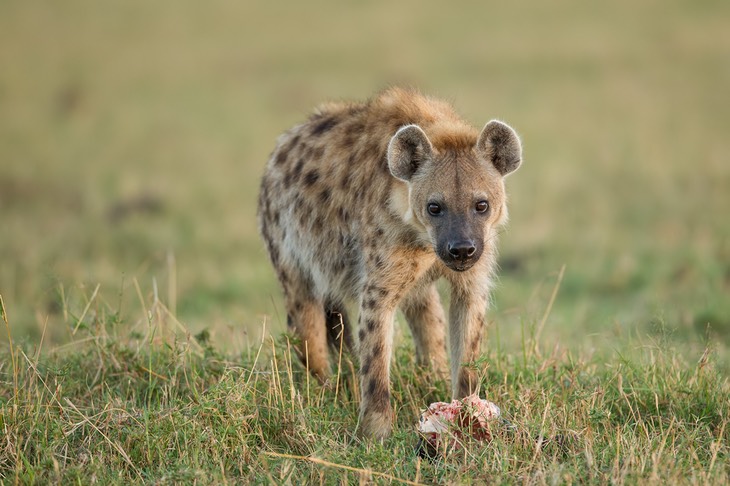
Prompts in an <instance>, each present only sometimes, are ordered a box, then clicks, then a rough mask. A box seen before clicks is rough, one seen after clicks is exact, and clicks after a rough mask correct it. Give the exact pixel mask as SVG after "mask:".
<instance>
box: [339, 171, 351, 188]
mask: <svg viewBox="0 0 730 486" xmlns="http://www.w3.org/2000/svg"><path fill="white" fill-rule="evenodd" d="M351 177H352V173H351V172H350V171H349V170H344V171H343V176H342V179H341V180H340V187H342V189H349V188H350V178H351Z"/></svg>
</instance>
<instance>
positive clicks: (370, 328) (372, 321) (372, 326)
mask: <svg viewBox="0 0 730 486" xmlns="http://www.w3.org/2000/svg"><path fill="white" fill-rule="evenodd" d="M377 325H378V323H377V322H376V321H375V319H368V320H366V321H365V326H366V328H367V330H368V332H374V331H375V327H376V326H377Z"/></svg>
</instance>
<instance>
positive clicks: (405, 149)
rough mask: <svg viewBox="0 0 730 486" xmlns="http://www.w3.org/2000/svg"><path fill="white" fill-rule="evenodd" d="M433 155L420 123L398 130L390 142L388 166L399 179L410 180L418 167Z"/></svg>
mask: <svg viewBox="0 0 730 486" xmlns="http://www.w3.org/2000/svg"><path fill="white" fill-rule="evenodd" d="M432 155H433V147H432V146H431V142H430V141H429V140H428V137H427V136H426V134H425V133H424V131H423V130H421V127H419V126H418V125H406V126H404V127H402V128H401V129H400V130H398V131H397V132H396V133H395V135H393V138H391V139H390V143H389V144H388V167H390V173H391V174H393V175H394V176H395V177H397V178H398V179H401V180H404V181H410V180H411V177H413V174H415V173H416V171H417V170H418V168H419V167H420V166H421V165H422V164H423V163H424V162H425V161H427V160H429V159H430V158H431V156H432Z"/></svg>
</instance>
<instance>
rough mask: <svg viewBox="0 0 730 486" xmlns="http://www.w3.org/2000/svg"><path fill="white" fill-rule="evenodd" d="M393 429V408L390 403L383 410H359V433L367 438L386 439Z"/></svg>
mask: <svg viewBox="0 0 730 486" xmlns="http://www.w3.org/2000/svg"><path fill="white" fill-rule="evenodd" d="M392 429H393V410H392V409H391V407H390V404H389V405H388V407H387V408H386V409H385V410H372V409H370V410H368V409H363V410H362V411H361V412H360V426H359V427H358V430H359V435H360V436H361V437H364V438H367V439H375V440H381V441H382V440H383V439H386V438H387V437H388V436H389V435H390V432H391V430H392Z"/></svg>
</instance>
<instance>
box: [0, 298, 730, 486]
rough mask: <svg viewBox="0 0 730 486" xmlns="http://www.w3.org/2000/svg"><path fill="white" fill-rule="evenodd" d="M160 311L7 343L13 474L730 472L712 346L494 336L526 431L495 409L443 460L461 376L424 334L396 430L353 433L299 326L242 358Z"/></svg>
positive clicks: (340, 384)
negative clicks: (121, 323)
mask: <svg viewBox="0 0 730 486" xmlns="http://www.w3.org/2000/svg"><path fill="white" fill-rule="evenodd" d="M148 308H149V311H148V314H147V316H148V319H145V318H144V317H143V318H141V319H140V321H139V322H140V323H139V325H138V326H135V327H134V328H133V329H132V330H131V331H130V332H125V333H123V334H117V333H112V332H109V327H110V323H109V322H105V321H103V320H99V319H97V320H95V321H94V322H93V324H92V325H91V326H89V327H88V328H85V329H83V330H81V331H79V332H78V333H77V338H76V342H74V343H73V344H71V345H68V346H65V347H62V348H56V349H52V350H48V351H49V352H46V353H42V352H41V349H40V347H39V348H36V349H34V350H33V349H29V348H26V347H24V346H12V347H11V348H10V349H9V350H7V351H4V352H3V354H4V356H2V358H3V359H2V363H3V369H2V371H3V374H4V376H5V377H6V378H5V379H4V380H3V381H2V383H0V426H2V428H3V430H4V431H5V433H4V437H5V439H4V440H3V444H2V448H0V478H2V481H3V482H5V483H7V484H11V483H16V484H17V483H22V484H48V483H57V484H69V483H81V484H88V483H93V482H99V483H102V484H129V483H147V482H151V483H156V484H177V483H180V482H183V483H193V482H196V483H218V484H227V483H255V484H261V483H269V482H271V483H277V484H279V483H287V484H288V483H291V484H301V483H319V482H321V481H324V482H325V483H334V482H344V483H352V482H358V481H363V480H365V481H370V480H372V481H376V482H382V483H393V484H403V483H408V482H410V483H419V484H420V483H423V484H429V483H453V482H457V483H462V482H477V483H482V482H498V483H500V482H527V483H538V484H542V483H570V482H597V483H607V482H613V483H635V482H643V481H651V482H658V483H663V484H666V483H703V484H723V483H725V482H726V481H727V477H728V474H729V473H730V447H729V446H728V444H730V401H729V400H728V398H727V397H728V396H730V382H728V379H727V377H724V376H723V375H722V374H721V373H719V372H718V371H717V369H716V367H715V362H714V355H713V353H712V352H711V351H710V350H707V352H706V353H705V354H703V355H702V356H701V357H700V359H699V360H698V361H696V362H691V363H688V362H686V361H683V360H681V359H678V357H677V354H676V353H675V352H674V350H672V349H670V348H666V347H665V346H663V344H662V343H659V342H652V341H647V342H636V343H633V345H635V346H637V347H639V348H640V351H639V352H638V353H636V355H635V357H634V358H627V357H625V356H623V355H622V354H621V353H620V352H618V351H616V352H615V353H613V355H612V356H611V357H610V358H609V359H596V358H595V357H591V356H585V355H582V354H579V353H574V352H572V351H570V350H567V349H563V348H561V347H555V348H553V349H551V350H543V349H541V348H540V346H539V344H538V342H537V341H536V340H535V339H534V337H535V336H534V335H529V334H527V335H526V338H525V346H524V348H523V350H522V352H521V353H519V354H506V353H504V352H498V351H494V350H485V354H484V357H483V359H482V360H480V361H479V362H478V363H475V364H474V366H476V368H477V369H478V370H479V372H480V375H481V377H482V382H483V387H484V388H485V389H487V390H488V397H489V398H490V399H491V400H493V401H495V402H496V403H498V404H499V405H500V406H501V408H502V410H503V413H504V416H505V417H506V418H507V419H508V420H509V421H510V423H511V424H512V425H513V427H506V426H505V425H503V424H502V423H497V422H495V423H494V424H493V426H492V433H493V437H494V438H493V440H492V441H491V442H487V443H481V442H474V441H469V440H468V439H466V440H465V442H464V447H463V448H461V449H458V450H449V451H445V452H444V453H443V455H441V456H440V457H438V458H436V459H432V460H429V459H422V458H420V457H419V456H418V454H417V453H416V445H417V442H418V434H417V432H416V430H415V425H416V423H417V419H418V416H419V414H420V409H421V408H423V407H425V405H426V404H427V403H430V402H432V401H436V400H446V399H448V386H447V383H444V382H441V381H437V382H434V381H433V380H431V379H430V378H429V376H428V374H427V373H425V372H423V371H419V370H418V369H417V368H416V367H415V363H414V361H413V359H414V358H413V352H412V349H409V347H410V345H409V344H408V343H401V346H400V347H399V349H398V352H397V355H396V357H395V360H394V371H393V375H394V392H393V399H394V405H395V410H396V429H395V433H394V434H393V437H392V438H390V439H389V440H387V441H386V442H385V443H383V444H380V443H372V442H367V441H361V440H360V439H358V438H357V437H356V436H354V435H353V431H354V430H355V428H356V418H357V408H358V400H359V394H358V392H357V383H356V380H353V376H354V375H353V370H354V369H353V367H352V364H351V362H350V360H349V357H345V359H344V360H343V366H342V368H341V370H340V371H341V378H342V379H341V380H339V381H337V382H336V383H330V384H329V385H328V386H326V387H322V386H320V385H319V384H318V383H316V382H315V380H310V379H309V378H308V377H307V375H306V373H305V370H303V369H302V367H301V365H300V364H299V363H298V361H297V360H296V358H292V354H293V353H292V348H291V343H290V339H289V338H288V337H287V336H279V337H276V338H274V337H272V336H270V335H269V334H268V333H266V332H262V334H261V338H260V339H257V341H258V342H257V344H256V345H255V346H252V347H250V348H248V349H247V351H246V352H245V353H244V354H242V355H234V356H227V355H224V354H222V353H221V352H220V351H219V350H217V349H216V348H214V347H213V346H212V345H211V344H210V343H209V342H207V341H206V336H205V335H204V334H203V335H199V336H197V337H195V336H191V335H189V334H185V333H181V332H175V331H174V328H172V327H171V326H170V315H169V313H168V312H167V311H166V309H165V306H164V305H163V304H162V303H161V302H160V301H153V302H150V303H148ZM8 313H9V314H12V313H11V312H10V310H9V312H8ZM166 329H167V331H165V330H166Z"/></svg>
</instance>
